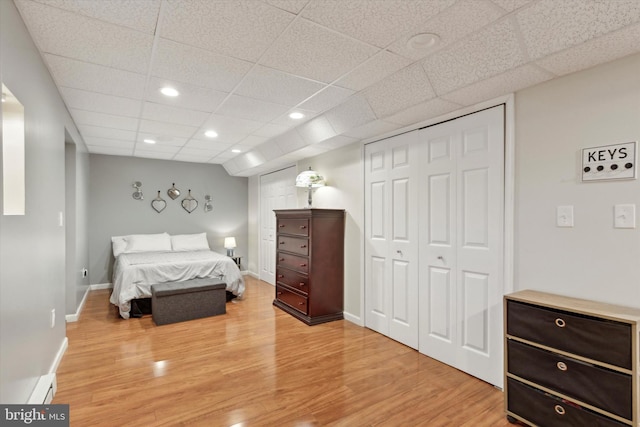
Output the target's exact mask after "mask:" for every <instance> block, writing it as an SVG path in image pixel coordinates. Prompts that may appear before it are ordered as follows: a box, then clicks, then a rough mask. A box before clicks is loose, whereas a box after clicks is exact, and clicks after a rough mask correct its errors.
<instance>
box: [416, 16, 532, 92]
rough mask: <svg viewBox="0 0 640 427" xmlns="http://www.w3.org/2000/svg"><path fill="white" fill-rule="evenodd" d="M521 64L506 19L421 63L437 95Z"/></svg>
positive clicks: (511, 29)
mask: <svg viewBox="0 0 640 427" xmlns="http://www.w3.org/2000/svg"><path fill="white" fill-rule="evenodd" d="M524 62H525V60H524V56H523V54H522V52H521V51H520V44H519V42H518V38H517V36H516V33H515V30H514V27H513V23H512V22H511V20H510V19H506V20H504V21H501V22H499V23H497V24H495V25H492V26H490V27H487V28H486V29H484V30H482V31H480V32H477V33H475V34H473V35H472V36H471V37H469V38H466V39H463V40H461V41H460V42H458V43H456V44H455V45H453V46H451V47H449V48H448V49H446V50H441V51H438V52H436V53H434V54H433V55H431V56H429V57H428V58H427V59H426V60H425V61H424V62H422V64H423V66H424V68H425V70H426V72H427V75H428V76H429V81H430V82H431V84H432V86H433V88H434V89H435V91H436V93H437V94H439V95H442V94H445V93H448V92H451V91H453V90H455V89H457V88H461V87H464V86H467V85H469V84H471V83H475V82H477V81H479V80H483V79H486V78H489V77H492V76H495V75H497V74H500V73H502V72H504V71H506V70H508V69H510V68H514V67H517V66H519V65H521V64H523V63H524Z"/></svg>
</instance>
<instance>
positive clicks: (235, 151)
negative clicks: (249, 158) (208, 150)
mask: <svg viewBox="0 0 640 427" xmlns="http://www.w3.org/2000/svg"><path fill="white" fill-rule="evenodd" d="M231 152H232V153H242V150H238V149H237V148H234V149H233V150H231Z"/></svg>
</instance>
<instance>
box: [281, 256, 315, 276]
mask: <svg viewBox="0 0 640 427" xmlns="http://www.w3.org/2000/svg"><path fill="white" fill-rule="evenodd" d="M277 256H278V262H277V263H276V265H277V266H278V267H287V268H290V269H292V270H295V271H299V272H300V273H309V258H306V257H301V256H296V255H290V254H285V253H282V252H278V255H277Z"/></svg>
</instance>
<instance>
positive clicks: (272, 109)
mask: <svg viewBox="0 0 640 427" xmlns="http://www.w3.org/2000/svg"><path fill="white" fill-rule="evenodd" d="M288 109H289V107H287V106H286V105H279V104H274V103H271V102H265V101H260V100H258V99H253V98H247V97H245V96H238V95H231V96H230V97H229V98H227V100H226V101H225V102H224V103H223V104H222V106H221V107H220V108H219V109H218V111H217V113H218V114H220V115H223V116H231V117H236V118H240V119H245V120H253V121H255V122H265V123H266V122H269V121H271V120H273V119H275V118H276V117H278V116H279V115H280V114H282V113H284V112H285V111H287V110H288Z"/></svg>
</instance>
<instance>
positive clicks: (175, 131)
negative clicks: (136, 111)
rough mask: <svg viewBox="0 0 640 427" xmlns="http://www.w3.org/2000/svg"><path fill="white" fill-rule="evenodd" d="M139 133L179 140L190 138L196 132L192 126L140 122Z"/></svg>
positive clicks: (150, 121) (147, 121)
mask: <svg viewBox="0 0 640 427" xmlns="http://www.w3.org/2000/svg"><path fill="white" fill-rule="evenodd" d="M139 130H140V132H141V133H150V134H154V135H167V136H177V137H180V138H190V137H191V135H193V134H194V133H195V131H196V130H198V128H197V127H194V126H185V125H179V124H175V123H165V122H157V121H152V120H145V119H142V120H140V129H139Z"/></svg>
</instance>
